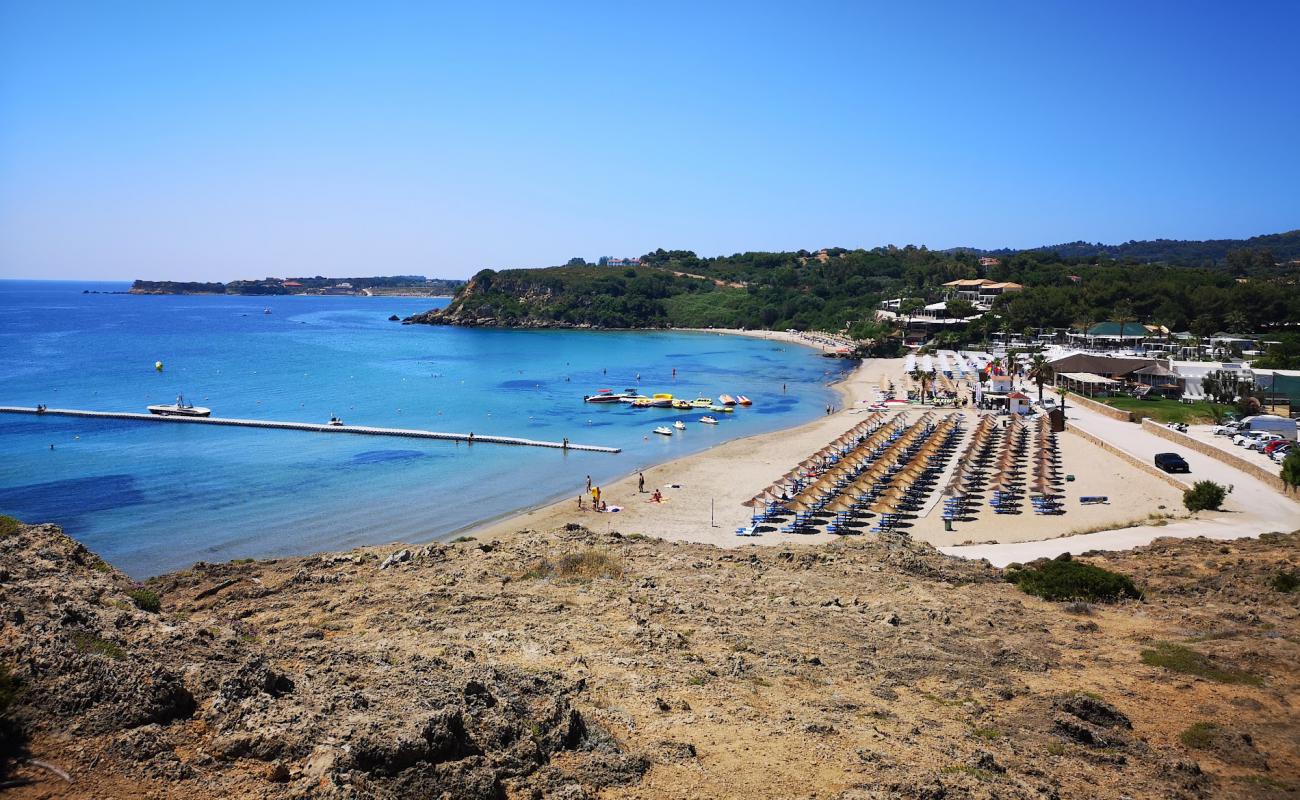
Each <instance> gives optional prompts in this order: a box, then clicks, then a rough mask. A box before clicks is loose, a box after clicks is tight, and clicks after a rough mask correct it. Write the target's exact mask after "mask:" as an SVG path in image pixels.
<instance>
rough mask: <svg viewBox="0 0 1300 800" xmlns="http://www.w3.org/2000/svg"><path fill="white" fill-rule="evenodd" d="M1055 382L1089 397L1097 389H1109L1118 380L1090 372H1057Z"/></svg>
mask: <svg viewBox="0 0 1300 800" xmlns="http://www.w3.org/2000/svg"><path fill="white" fill-rule="evenodd" d="M1056 383H1057V385H1058V386H1059V385H1061V384H1065V388H1067V389H1069V390H1071V391H1074V392H1078V393H1079V394H1086V395H1088V396H1089V397H1091V396H1093V395H1094V394H1096V393H1097V391H1098V390H1100V391H1107V390H1109V389H1110V387H1111V386H1113V385H1116V384H1118V383H1119V381H1117V380H1115V379H1114V378H1106V377H1103V376H1101V375H1094V374H1092V373H1091V372H1058V373H1057V374H1056Z"/></svg>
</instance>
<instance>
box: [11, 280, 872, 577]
mask: <svg viewBox="0 0 1300 800" xmlns="http://www.w3.org/2000/svg"><path fill="white" fill-rule="evenodd" d="M127 287H128V284H117V283H114V284H92V283H85V282H67V283H63V282H36V281H0V405H24V406H32V405H36V404H37V403H45V404H46V405H48V406H49V407H51V408H86V409H97V410H111V411H136V412H142V411H144V406H146V405H148V404H150V403H165V402H171V401H172V400H174V399H175V397H176V395H177V393H182V392H183V393H184V394H185V395H186V398H187V399H189V400H191V401H192V402H194V403H195V404H198V405H204V406H208V407H210V408H212V410H213V414H214V415H215V416H228V417H247V418H256V419H274V420H290V421H303V422H324V421H325V420H328V419H329V417H330V416H331V415H334V414H337V415H339V416H340V417H342V418H343V419H344V421H345V422H348V423H355V424H366V425H383V426H392V427H408V428H422V429H428V430H440V431H455V432H468V431H474V432H475V433H478V434H497V435H508V436H523V437H528V438H533V439H545V440H553V441H559V440H560V439H562V438H563V437H566V436H567V437H568V438H569V439H570V440H571V441H572V442H574V443H584V444H601V445H611V446H616V447H622V448H624V450H623V452H622V453H619V454H617V455H605V454H596V453H576V452H567V453H566V452H562V451H556V450H546V449H540V448H527V447H505V446H496V445H484V444H476V445H473V446H467V445H464V444H460V445H456V444H452V443H446V442H437V441H424V440H415V439H391V438H377V437H363V436H337V435H323V434H314V433H300V432H292V431H273V430H256V429H238V428H225V427H209V426H189V425H173V424H151V423H140V422H125V421H113V420H88V419H72V418H57V417H45V418H38V417H34V416H23V415H9V414H0V453H2V454H3V458H0V513H5V514H11V515H13V516H16V517H19V518H21V519H24V520H27V521H32V522H37V521H50V522H55V523H58V524H60V525H62V526H64V528H65V529H66V530H67V531H68V532H69V533H70V534H72V535H74V536H76V537H77V538H78V539H80V540H81V541H83V542H85V544H86V545H87V546H88V547H90V548H91V549H93V550H95V551H97V552H99V553H100V554H101V555H103V556H104V557H105V558H107V559H108V560H109V561H111V562H112V563H114V564H115V565H118V566H120V567H122V568H123V569H125V570H126V571H127V572H129V573H131V574H133V575H136V576H145V575H151V574H157V573H160V572H164V571H168V570H171V569H176V568H180V567H184V566H186V565H188V564H190V563H192V562H194V561H196V560H205V561H224V560H228V559H232V558H242V557H266V556H275V555H286V554H294V553H306V552H315V551H320V550H328V549H339V548H347V547H351V546H354V545H358V544H373V543H381V542H388V541H397V540H400V541H426V540H430V539H434V538H436V537H439V536H444V535H446V534H448V533H450V532H452V531H455V530H457V529H459V528H463V527H464V526H466V525H470V524H473V523H475V522H478V521H481V520H484V519H488V518H491V517H494V516H498V515H500V514H503V513H506V512H509V511H512V510H515V509H520V508H524V507H527V506H531V505H535V504H537V503H541V502H544V501H546V500H550V499H554V498H557V497H562V496H565V495H567V494H573V495H575V496H576V494H577V493H578V490H579V489H581V488H582V487H583V485H584V483H585V476H586V475H587V474H590V475H591V476H592V478H593V479H594V480H595V481H596V482H597V483H600V482H605V481H609V480H611V479H613V478H615V477H617V476H621V475H625V474H628V473H630V472H632V471H634V470H636V469H638V468H642V467H644V466H647V465H649V464H652V463H658V462H662V461H666V460H668V459H671V458H676V457H678V456H681V455H685V454H687V453H691V452H695V451H699V450H702V449H704V448H707V447H710V446H712V445H715V444H718V443H721V442H723V441H727V440H729V439H734V438H736V437H739V436H748V435H751V434H754V433H760V432H764V431H771V430H775V429H778V428H784V427H789V426H792V425H796V424H799V423H801V422H804V421H806V420H809V419H812V418H815V417H817V416H818V415H820V414H821V413H822V409H823V408H824V407H825V405H826V404H827V403H830V402H835V396H834V394H833V392H832V391H831V390H830V389H829V388H828V387H827V386H826V383H827V382H828V381H830V380H832V379H834V378H837V377H839V376H840V374H841V372H842V371H843V370H845V369H847V368H848V366H849V365H848V364H847V362H841V361H831V360H828V359H823V358H820V357H818V356H817V355H816V354H815V353H814V352H813V351H811V350H808V349H806V348H802V347H795V346H791V345H785V344H781V343H776V342H770V341H764V340H759V339H747V338H741V337H733V336H727V337H722V336H715V335H708V334H692V333H661V332H594V331H504V330H481V329H466V328H443V327H429V326H403V325H399V324H398V323H395V322H389V321H388V319H387V318H388V316H389V315H390V314H397V315H398V316H407V315H409V314H412V313H415V312H418V311H424V310H427V309H428V308H430V307H431V306H434V305H440V304H444V303H445V302H446V301H445V300H435V301H431V300H429V299H427V298H392V297H388V298H378V297H376V298H367V297H265V298H256V297H243V298H241V297H223V296H213V297H207V296H158V297H147V296H139V297H137V296H129V295H118V294H82V290H83V289H87V288H89V289H92V290H100V291H124V290H125V289H126V288H127ZM264 309H270V310H271V312H272V313H271V314H265V313H263V312H264ZM157 360H162V361H163V362H164V370H163V371H162V372H161V373H160V372H156V371H155V370H154V368H153V365H154V362H155V361H157ZM674 369H676V376H674V375H673V370H674ZM638 374H639V375H640V376H641V379H640V381H638V380H637V379H636V376H637V375H638ZM782 383H785V384H788V387H789V388H788V391H787V392H786V393H784V394H783V393H782V388H781V386H782ZM627 387H636V388H638V389H639V390H640V391H642V392H643V393H645V394H651V393H653V392H656V391H666V392H672V393H673V394H675V395H677V396H679V397H686V398H694V397H696V396H697V394H701V393H702V394H704V395H705V396H708V397H714V398H716V397H717V395H719V394H721V393H724V392H725V393H729V394H737V393H742V394H746V395H748V396H749V397H750V398H752V399H753V400H754V406H753V407H751V408H748V409H740V410H737V411H736V413H734V414H726V415H722V414H719V415H715V416H717V417H718V418H719V419H720V421H721V424H719V425H716V426H708V425H700V424H694V421H695V420H698V419H699V417H701V416H703V415H704V414H705V413H708V412H704V411H690V412H678V411H671V410H661V409H650V410H644V411H635V410H632V409H631V408H629V407H628V406H625V405H623V404H617V405H613V404H611V405H592V404H587V403H583V402H582V395H584V394H589V393H591V392H593V391H594V390H596V389H599V388H613V389H615V390H621V389H623V388H627ZM674 419H682V420H685V421H687V423H688V430H686V431H684V432H678V433H677V434H676V435H674V436H672V437H671V438H669V437H664V436H656V435H653V434H651V433H650V431H651V429H652V428H653V427H654V426H655V425H658V424H668V423H671V421H672V420H674ZM51 444H53V445H54V449H53V450H51V449H50V445H51Z"/></svg>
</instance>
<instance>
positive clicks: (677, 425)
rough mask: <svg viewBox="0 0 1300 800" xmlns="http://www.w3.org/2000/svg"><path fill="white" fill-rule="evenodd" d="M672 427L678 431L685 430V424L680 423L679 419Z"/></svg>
mask: <svg viewBox="0 0 1300 800" xmlns="http://www.w3.org/2000/svg"><path fill="white" fill-rule="evenodd" d="M673 427H674V428H676V429H677V430H679V431H684V430H686V423H685V422H682V421H681V420H680V419H679V420H677V421H676V422H674V423H673Z"/></svg>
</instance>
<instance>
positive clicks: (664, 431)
mask: <svg viewBox="0 0 1300 800" xmlns="http://www.w3.org/2000/svg"><path fill="white" fill-rule="evenodd" d="M655 433H658V434H661V435H663V436H672V435H673V429H672V428H670V427H668V426H667V425H660V426H659V427H658V428H655Z"/></svg>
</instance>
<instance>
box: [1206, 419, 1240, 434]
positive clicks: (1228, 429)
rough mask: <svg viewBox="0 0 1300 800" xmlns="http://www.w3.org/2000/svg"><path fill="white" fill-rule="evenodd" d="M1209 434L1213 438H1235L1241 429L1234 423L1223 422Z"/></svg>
mask: <svg viewBox="0 0 1300 800" xmlns="http://www.w3.org/2000/svg"><path fill="white" fill-rule="evenodd" d="M1210 433H1213V434H1214V435H1215V436H1236V435H1237V434H1238V433H1241V427H1240V426H1239V425H1238V424H1237V423H1235V422H1225V423H1223V424H1222V425H1215V426H1214V427H1213V428H1211V429H1210Z"/></svg>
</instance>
